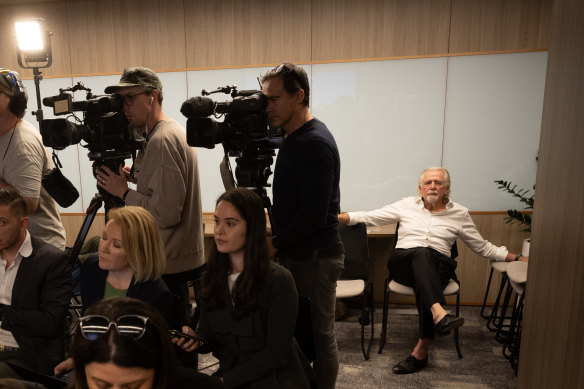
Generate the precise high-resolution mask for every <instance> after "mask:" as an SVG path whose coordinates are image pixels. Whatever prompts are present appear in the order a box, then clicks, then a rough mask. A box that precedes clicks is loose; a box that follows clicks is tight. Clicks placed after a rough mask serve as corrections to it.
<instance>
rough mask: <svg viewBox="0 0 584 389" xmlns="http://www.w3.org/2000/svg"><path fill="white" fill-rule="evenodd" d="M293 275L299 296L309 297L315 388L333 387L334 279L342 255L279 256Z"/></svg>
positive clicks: (335, 357) (336, 357) (339, 271)
mask: <svg viewBox="0 0 584 389" xmlns="http://www.w3.org/2000/svg"><path fill="white" fill-rule="evenodd" d="M278 260H279V262H280V263H281V264H282V265H283V266H284V267H285V268H287V269H288V270H290V272H291V273H292V276H294V281H295V282H296V289H298V294H299V295H300V296H304V297H308V298H309V299H310V313H311V315H312V333H313V336H314V348H315V355H316V359H315V361H314V371H315V373H316V382H317V385H318V389H334V387H335V383H336V380H337V374H338V372H339V355H338V349H337V340H336V338H335V304H336V288H337V280H338V279H339V278H340V277H341V274H342V272H343V269H344V262H345V257H344V255H340V256H335V257H328V258H307V259H306V260H303V261H298V260H292V259H287V258H278Z"/></svg>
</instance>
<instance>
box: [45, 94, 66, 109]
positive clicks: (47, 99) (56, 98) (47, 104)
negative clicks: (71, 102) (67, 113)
mask: <svg viewBox="0 0 584 389" xmlns="http://www.w3.org/2000/svg"><path fill="white" fill-rule="evenodd" d="M63 99H64V97H63V96H62V95H59V96H51V97H45V98H44V99H43V105H44V106H45V107H51V108H53V107H54V106H55V102H56V101H61V100H63Z"/></svg>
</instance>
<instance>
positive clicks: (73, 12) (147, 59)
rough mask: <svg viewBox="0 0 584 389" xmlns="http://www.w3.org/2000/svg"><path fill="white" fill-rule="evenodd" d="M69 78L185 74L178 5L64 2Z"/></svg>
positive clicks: (172, 1)
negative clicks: (144, 71)
mask: <svg viewBox="0 0 584 389" xmlns="http://www.w3.org/2000/svg"><path fill="white" fill-rule="evenodd" d="M67 12H68V14H69V25H70V28H69V32H70V40H71V64H72V72H73V74H95V73H121V71H122V70H123V69H124V68H126V67H130V66H145V67H149V68H153V69H156V70H159V71H163V70H174V69H184V68H185V67H186V60H185V33H184V24H185V21H184V12H183V1H182V0H167V1H160V0H107V1H106V0H104V1H99V2H97V1H68V2H67Z"/></svg>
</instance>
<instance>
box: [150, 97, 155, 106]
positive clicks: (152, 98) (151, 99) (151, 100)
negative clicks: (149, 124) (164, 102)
mask: <svg viewBox="0 0 584 389" xmlns="http://www.w3.org/2000/svg"><path fill="white" fill-rule="evenodd" d="M153 102H154V97H151V98H150V105H152V103H153Z"/></svg>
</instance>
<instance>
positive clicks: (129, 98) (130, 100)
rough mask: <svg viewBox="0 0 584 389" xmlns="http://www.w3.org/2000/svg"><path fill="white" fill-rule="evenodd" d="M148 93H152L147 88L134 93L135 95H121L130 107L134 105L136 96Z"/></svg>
mask: <svg viewBox="0 0 584 389" xmlns="http://www.w3.org/2000/svg"><path fill="white" fill-rule="evenodd" d="M148 93H150V91H147V90H145V91H142V92H138V93H134V94H133V95H125V96H122V95H120V97H121V98H122V100H123V101H124V104H126V105H127V106H128V107H130V106H132V105H134V98H135V97H136V96H140V95H145V94H148Z"/></svg>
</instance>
